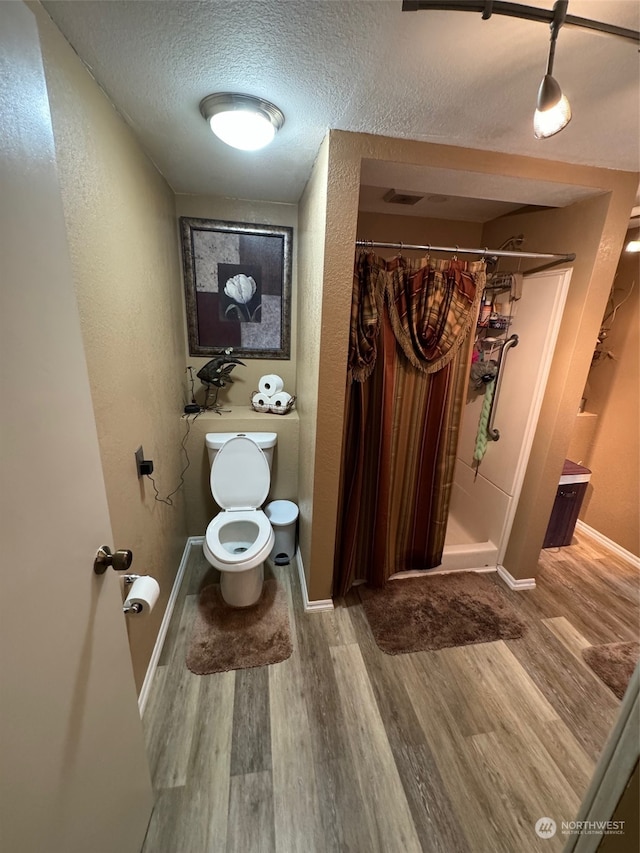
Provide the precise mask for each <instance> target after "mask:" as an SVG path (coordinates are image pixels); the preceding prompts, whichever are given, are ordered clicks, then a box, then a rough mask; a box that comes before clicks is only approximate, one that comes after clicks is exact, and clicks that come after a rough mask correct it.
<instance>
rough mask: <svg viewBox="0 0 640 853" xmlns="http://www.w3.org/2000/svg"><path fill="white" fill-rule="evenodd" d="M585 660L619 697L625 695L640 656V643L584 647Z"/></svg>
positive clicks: (583, 655)
mask: <svg viewBox="0 0 640 853" xmlns="http://www.w3.org/2000/svg"><path fill="white" fill-rule="evenodd" d="M582 657H583V658H584V659H585V662H586V663H587V664H588V665H589V666H590V667H591V669H592V670H593V671H594V672H595V674H596V675H597V676H598V678H599V679H600V681H604V683H605V684H606V685H607V687H608V688H609V690H612V691H613V692H614V693H615V694H616V696H617V697H618V699H622V697H623V696H624V693H625V690H626V689H627V685H628V684H629V679H630V678H631V676H632V674H633V670H634V669H635V668H636V664H637V663H638V659H639V658H640V643H633V642H632V643H607V644H606V645H603V646H589V648H587V649H582Z"/></svg>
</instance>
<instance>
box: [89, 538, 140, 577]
mask: <svg viewBox="0 0 640 853" xmlns="http://www.w3.org/2000/svg"><path fill="white" fill-rule="evenodd" d="M132 560H133V551H127V550H125V549H122V548H121V549H120V550H118V551H116V552H115V554H113V553H111V548H109V546H108V545H102V547H100V548H98V553H97V554H96V558H95V560H94V561H93V571H94V572H95V573H96V574H97V575H103V574H104V573H105V572H106V571H107V569H108V568H109V566H111V568H112V569H114V570H115V571H116V572H126V571H127V569H128V568H129V566H130V565H131V562H132Z"/></svg>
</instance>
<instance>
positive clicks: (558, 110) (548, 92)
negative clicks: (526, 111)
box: [533, 0, 571, 139]
mask: <svg viewBox="0 0 640 853" xmlns="http://www.w3.org/2000/svg"><path fill="white" fill-rule="evenodd" d="M568 5H569V4H568V0H556V3H555V4H554V7H553V20H552V22H551V42H550V44H549V59H548V60H547V71H546V74H545V75H544V77H543V78H542V83H540V88H539V89H538V104H537V108H536V111H535V113H534V116H533V132H534V135H535V137H536V139H547V138H548V137H549V136H553V135H554V134H556V133H559V132H560V131H561V130H562V129H563V128H565V127H566V126H567V125H568V124H569V122H570V121H571V106H570V104H569V101H568V100H567V97H566V95H563V94H562V89H561V88H560V85H559V83H558V81H557V80H556V79H555V77H552V75H551V72H552V71H553V60H554V57H555V52H556V39H557V38H558V33H559V31H560V27H561V26H562V24H563V23H564V19H565V17H566V14H567V6H568Z"/></svg>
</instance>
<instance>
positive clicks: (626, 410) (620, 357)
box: [580, 231, 640, 556]
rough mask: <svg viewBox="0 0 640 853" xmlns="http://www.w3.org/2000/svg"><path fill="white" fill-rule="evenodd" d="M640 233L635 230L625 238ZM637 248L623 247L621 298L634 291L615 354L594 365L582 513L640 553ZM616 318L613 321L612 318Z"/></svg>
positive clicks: (614, 330) (620, 321)
mask: <svg viewBox="0 0 640 853" xmlns="http://www.w3.org/2000/svg"><path fill="white" fill-rule="evenodd" d="M631 239H636V240H637V239H640V234H639V233H638V231H635V232H631V231H630V232H629V233H628V234H627V236H626V238H625V242H626V241H627V240H631ZM639 257H640V256H638V255H637V254H632V253H629V252H623V253H622V255H621V256H620V261H619V263H618V269H617V274H616V281H615V286H616V290H615V295H614V299H615V302H616V303H618V302H620V301H621V300H623V299H624V298H625V296H626V295H627V294H629V292H630V296H629V298H628V299H627V300H626V302H624V304H623V305H621V307H620V308H619V310H618V311H617V313H616V318H615V321H614V322H613V323H612V325H611V331H610V333H609V336H608V337H607V340H606V345H605V347H606V349H608V350H610V351H611V352H612V353H613V358H605V359H602V360H599V361H598V362H597V363H596V364H595V365H594V367H593V368H592V369H591V370H590V371H589V396H588V400H587V409H588V411H590V412H594V413H596V414H597V415H598V419H597V426H596V432H595V438H594V441H593V444H592V445H591V449H590V452H589V456H588V458H587V460H586V461H585V464H586V465H588V466H589V468H591V470H592V471H593V474H592V477H591V483H590V484H589V488H588V489H587V494H586V497H585V501H584V504H583V507H582V511H581V513H580V518H581V519H582V521H584V522H585V524H588V525H589V526H590V527H593V528H594V529H595V530H597V531H599V532H600V533H602V534H603V535H604V536H606V537H607V538H609V539H612V540H613V541H614V542H617V543H618V545H621V546H622V547H623V548H626V550H627V551H630V552H631V553H632V554H635V555H636V556H640V507H639V504H640V485H639V482H638V478H639V474H640V431H639V430H640V427H639V423H640V339H639V336H640V296H639V293H640V287H639V286H638V285H639V283H640V269H639V268H638V260H639ZM609 322H610V321H609Z"/></svg>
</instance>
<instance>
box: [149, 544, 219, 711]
mask: <svg viewBox="0 0 640 853" xmlns="http://www.w3.org/2000/svg"><path fill="white" fill-rule="evenodd" d="M202 541H203V537H202V536H190V537H189V538H188V539H187V541H186V544H185V546H184V551H183V552H182V559H181V560H180V565H179V566H178V571H177V573H176V578H175V580H174V582H173V587H172V588H171V595H170V596H169V600H168V601H167V608H166V610H165V611H164V616H163V617H162V622H161V623H160V630H159V631H158V636H157V637H156V642H155V645H154V647H153V652H152V653H151V660H150V661H149V666H148V667H147V673H146V675H145V677H144V681H143V682H142V689H141V690H140V695H139V696H138V710H139V712H140V716H142V715H143V714H144V709H145V707H146V705H147V700H148V699H149V693H150V691H151V685H152V683H153V676H154V675H155V674H156V667H157V666H158V661H159V660H160V655H161V654H162V646H163V645H164V640H165V637H166V636H167V631H168V630H169V623H170V622H171V616H172V614H173V609H174V607H175V606H176V600H177V598H178V593H179V592H180V584H181V583H182V578H183V576H184V572H185V569H186V567H187V563H188V562H189V554H190V553H191V548H192V547H193V546H194V545H202Z"/></svg>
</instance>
